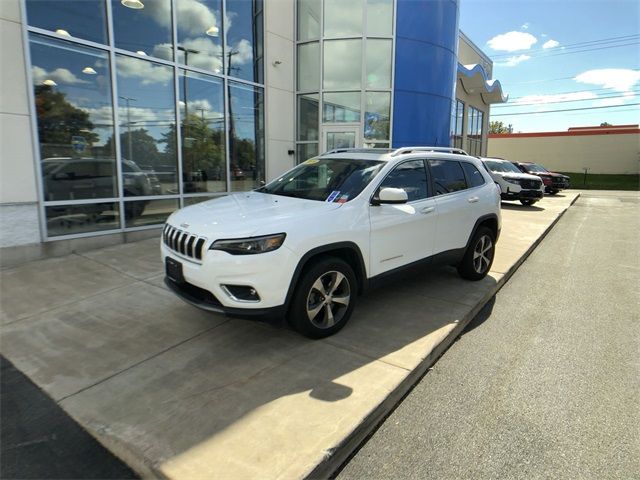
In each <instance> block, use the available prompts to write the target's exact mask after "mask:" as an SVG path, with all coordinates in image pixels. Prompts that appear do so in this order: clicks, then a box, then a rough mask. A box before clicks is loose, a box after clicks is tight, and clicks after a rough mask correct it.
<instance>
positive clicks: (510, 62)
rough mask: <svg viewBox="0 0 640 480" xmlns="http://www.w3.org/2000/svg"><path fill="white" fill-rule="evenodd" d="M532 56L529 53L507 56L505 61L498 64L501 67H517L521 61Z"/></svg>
mask: <svg viewBox="0 0 640 480" xmlns="http://www.w3.org/2000/svg"><path fill="white" fill-rule="evenodd" d="M530 58H531V57H530V56H529V55H517V56H513V57H509V58H507V60H506V61H504V62H496V65H497V66H501V67H515V66H516V65H518V64H519V63H522V62H526V61H527V60H529V59H530Z"/></svg>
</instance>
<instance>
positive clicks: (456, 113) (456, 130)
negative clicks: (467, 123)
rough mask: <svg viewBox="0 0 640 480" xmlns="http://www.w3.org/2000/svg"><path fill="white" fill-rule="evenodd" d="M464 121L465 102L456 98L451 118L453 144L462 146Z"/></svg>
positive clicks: (458, 146)
mask: <svg viewBox="0 0 640 480" xmlns="http://www.w3.org/2000/svg"><path fill="white" fill-rule="evenodd" d="M463 122H464V103H463V102H461V101H460V100H456V103H455V105H454V108H453V112H452V119H451V140H452V141H451V145H452V146H454V147H457V148H462V133H463Z"/></svg>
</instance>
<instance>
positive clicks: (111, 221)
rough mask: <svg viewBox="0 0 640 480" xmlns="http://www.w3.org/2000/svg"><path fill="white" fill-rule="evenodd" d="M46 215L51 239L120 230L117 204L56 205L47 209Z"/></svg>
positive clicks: (48, 233)
mask: <svg viewBox="0 0 640 480" xmlns="http://www.w3.org/2000/svg"><path fill="white" fill-rule="evenodd" d="M45 214H46V216H47V235H48V236H49V237H59V236H60V235H73V234H76V233H85V232H97V231H100V230H115V229H117V228H120V214H119V210H118V204H117V203H91V204H83V205H60V206H58V205H56V206H55V207H46V208H45Z"/></svg>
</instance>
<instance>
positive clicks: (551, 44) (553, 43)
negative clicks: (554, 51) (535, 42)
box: [542, 40, 560, 49]
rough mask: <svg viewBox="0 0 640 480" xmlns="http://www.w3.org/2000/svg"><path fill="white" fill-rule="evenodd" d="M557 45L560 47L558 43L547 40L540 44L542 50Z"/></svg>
mask: <svg viewBox="0 0 640 480" xmlns="http://www.w3.org/2000/svg"><path fill="white" fill-rule="evenodd" d="M558 45H560V42H558V41H556V40H547V41H546V42H544V43H543V44H542V48H545V49H547V48H556V47H557V46H558Z"/></svg>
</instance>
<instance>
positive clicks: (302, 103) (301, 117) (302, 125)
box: [298, 93, 319, 140]
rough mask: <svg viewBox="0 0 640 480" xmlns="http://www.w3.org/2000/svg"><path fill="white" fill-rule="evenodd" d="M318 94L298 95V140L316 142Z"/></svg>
mask: <svg viewBox="0 0 640 480" xmlns="http://www.w3.org/2000/svg"><path fill="white" fill-rule="evenodd" d="M318 109H319V106H318V94H317V93H312V94H310V95H298V122H299V123H298V140H318Z"/></svg>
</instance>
